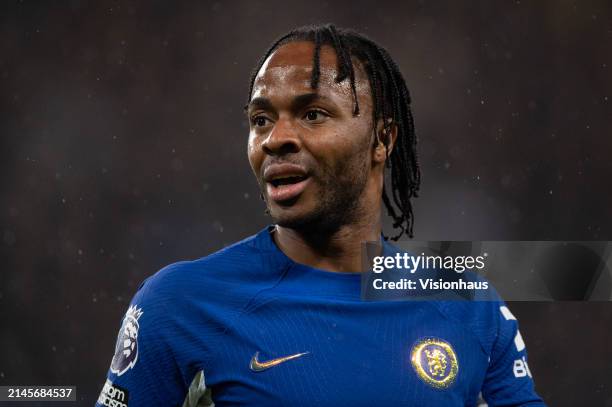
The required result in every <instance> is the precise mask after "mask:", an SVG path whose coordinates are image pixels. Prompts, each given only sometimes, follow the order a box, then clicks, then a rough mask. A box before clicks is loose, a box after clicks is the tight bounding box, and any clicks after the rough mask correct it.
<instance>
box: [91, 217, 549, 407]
mask: <svg viewBox="0 0 612 407" xmlns="http://www.w3.org/2000/svg"><path fill="white" fill-rule="evenodd" d="M385 244H386V243H385ZM360 283H361V278H360V275H359V273H334V272H328V271H324V270H318V269H313V268H311V267H307V266H305V265H302V264H298V263H295V262H293V261H292V260H291V259H289V258H288V257H287V256H286V255H285V254H284V253H283V252H282V251H280V250H279V249H278V248H277V246H276V245H275V243H274V242H273V240H272V236H271V234H270V229H268V228H267V229H264V230H262V231H261V232H260V233H258V234H257V235H255V236H252V237H250V238H248V239H246V240H243V241H241V242H239V243H236V244H234V245H232V246H230V247H227V248H225V249H223V250H221V251H219V252H217V253H214V254H212V255H210V256H207V257H205V258H202V259H199V260H195V261H187V262H179V263H176V264H172V265H170V266H167V267H165V268H164V269H162V270H160V271H159V272H158V273H156V274H155V275H153V276H151V277H150V278H148V279H147V280H146V281H145V282H144V283H143V284H142V285H141V286H140V288H139V290H138V292H137V293H136V295H135V296H134V298H133V300H132V302H131V304H130V307H129V309H128V311H127V313H126V316H125V317H124V318H123V321H122V325H121V329H120V332H119V337H118V340H117V345H116V349H115V355H114V357H113V359H112V362H111V368H110V369H109V371H108V376H107V380H106V383H105V384H104V388H103V389H102V392H101V394H100V397H99V399H98V402H97V404H96V405H97V406H104V405H106V406H116V407H121V406H131V407H134V406H165V407H167V406H190V405H194V406H195V405H198V406H204V405H216V406H218V407H220V406H372V405H377V406H475V405H476V404H477V403H478V400H479V396H480V395H482V397H483V398H484V399H485V400H486V401H487V403H488V404H489V406H515V405H529V406H540V405H544V404H543V403H542V400H541V399H540V398H539V396H538V395H537V394H536V393H535V391H534V384H533V381H532V378H531V373H530V372H529V368H528V365H527V359H526V352H525V346H524V343H523V341H522V338H521V336H520V333H519V332H518V326H517V321H516V319H515V318H514V316H512V313H511V312H510V310H509V309H508V308H507V307H506V306H505V304H504V303H503V302H502V301H501V300H500V301H482V302H477V301H362V300H361V298H360V293H361V289H360ZM213 403H214V404H213Z"/></svg>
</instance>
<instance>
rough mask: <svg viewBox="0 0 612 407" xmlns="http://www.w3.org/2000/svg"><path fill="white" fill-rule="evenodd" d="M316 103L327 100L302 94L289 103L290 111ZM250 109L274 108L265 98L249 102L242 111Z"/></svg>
mask: <svg viewBox="0 0 612 407" xmlns="http://www.w3.org/2000/svg"><path fill="white" fill-rule="evenodd" d="M316 101H329V98H328V97H326V96H322V95H320V94H318V93H304V94H302V95H297V96H295V97H294V98H293V100H292V101H291V105H290V109H291V111H293V112H297V111H299V110H301V109H303V108H304V107H306V106H308V105H309V104H311V103H313V102H316ZM252 109H262V110H274V106H273V105H272V102H271V101H270V99H268V98H265V97H256V98H254V99H253V100H251V101H250V102H249V103H248V104H247V105H246V106H244V111H245V112H248V111H249V110H252Z"/></svg>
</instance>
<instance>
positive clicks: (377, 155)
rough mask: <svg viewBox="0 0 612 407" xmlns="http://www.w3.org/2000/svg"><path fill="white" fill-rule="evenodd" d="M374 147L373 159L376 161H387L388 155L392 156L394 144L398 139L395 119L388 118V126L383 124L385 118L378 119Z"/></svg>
mask: <svg viewBox="0 0 612 407" xmlns="http://www.w3.org/2000/svg"><path fill="white" fill-rule="evenodd" d="M374 136H375V138H374V149H373V151H372V160H373V161H374V162H375V163H383V164H384V163H385V161H386V160H387V157H390V156H391V152H392V151H393V146H395V141H396V140H397V125H396V124H395V123H393V120H392V119H390V118H388V119H387V128H386V129H385V126H384V125H383V120H382V119H378V121H377V123H376V130H375V134H374Z"/></svg>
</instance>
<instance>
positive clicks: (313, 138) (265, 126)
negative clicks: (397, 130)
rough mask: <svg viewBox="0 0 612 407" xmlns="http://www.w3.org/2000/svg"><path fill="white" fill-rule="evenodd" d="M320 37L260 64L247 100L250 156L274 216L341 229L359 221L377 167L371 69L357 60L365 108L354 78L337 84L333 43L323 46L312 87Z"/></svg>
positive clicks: (287, 222) (283, 222)
mask: <svg viewBox="0 0 612 407" xmlns="http://www.w3.org/2000/svg"><path fill="white" fill-rule="evenodd" d="M313 53H314V44H313V43H311V42H307V41H299V42H291V43H288V44H286V45H283V46H281V47H280V48H278V49H277V50H276V51H275V52H274V53H273V54H272V55H271V56H270V57H269V58H268V59H267V61H266V62H265V63H264V65H263V66H262V68H261V69H260V70H259V72H258V74H257V76H256V79H255V83H254V86H253V93H252V95H251V101H250V103H249V106H248V116H249V121H250V133H249V145H248V155H249V162H250V164H251V167H252V169H253V172H254V173H255V176H256V177H257V180H258V182H259V185H260V188H261V191H262V193H263V196H264V199H265V201H266V203H267V206H268V210H269V212H270V215H271V216H272V219H273V220H274V222H275V223H277V224H279V225H280V226H285V227H290V228H309V227H315V228H332V229H333V228H337V227H339V226H342V225H343V224H347V223H351V222H354V221H355V220H356V219H357V217H358V216H360V212H361V210H362V209H363V199H361V198H362V195H363V192H364V189H365V187H366V184H367V181H368V176H369V175H370V170H371V164H372V163H371V160H372V159H371V151H372V142H373V139H372V137H373V131H372V106H371V96H370V88H369V83H368V80H367V76H366V74H365V73H364V72H363V70H362V69H361V67H360V65H359V64H355V75H356V80H355V84H356V87H357V95H358V101H359V108H360V114H359V115H358V116H355V117H354V116H353V109H354V97H353V94H352V91H351V87H350V82H349V80H348V79H347V80H344V81H342V82H341V83H336V82H335V78H336V76H337V69H336V67H337V62H336V55H335V52H334V50H333V48H331V47H329V46H323V47H322V48H321V53H320V67H321V68H320V79H319V86H318V89H316V90H314V89H312V88H311V78H312V69H313Z"/></svg>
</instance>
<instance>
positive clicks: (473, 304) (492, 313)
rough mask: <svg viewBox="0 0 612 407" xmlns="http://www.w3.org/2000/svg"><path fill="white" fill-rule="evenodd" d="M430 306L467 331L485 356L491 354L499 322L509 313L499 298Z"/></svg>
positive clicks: (496, 337) (497, 334) (438, 302)
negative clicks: (478, 344)
mask: <svg viewBox="0 0 612 407" xmlns="http://www.w3.org/2000/svg"><path fill="white" fill-rule="evenodd" d="M431 305H432V306H433V307H435V308H436V309H437V310H438V312H439V313H440V314H441V315H442V316H443V317H444V318H445V319H447V320H448V321H450V322H452V323H456V324H460V325H461V326H463V327H464V328H465V329H466V330H468V331H469V332H470V334H471V335H473V336H474V337H475V338H476V340H477V341H478V342H479V343H480V345H481V347H482V350H483V351H484V352H485V353H486V354H487V355H490V354H491V352H492V349H493V346H494V344H495V342H496V340H497V339H498V336H499V334H500V323H501V322H502V321H501V320H502V319H503V317H507V315H508V313H509V310H508V307H507V306H506V304H505V303H504V302H503V301H502V300H501V299H500V298H496V299H491V300H488V301H472V300H457V301H432V302H431ZM514 322H515V321H514Z"/></svg>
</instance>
